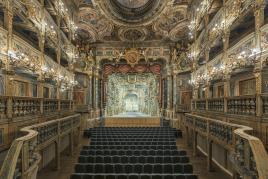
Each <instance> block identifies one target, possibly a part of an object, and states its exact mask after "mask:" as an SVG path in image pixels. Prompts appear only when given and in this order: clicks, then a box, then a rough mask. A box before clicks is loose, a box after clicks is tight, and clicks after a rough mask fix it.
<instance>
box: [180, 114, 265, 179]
mask: <svg viewBox="0 0 268 179" xmlns="http://www.w3.org/2000/svg"><path fill="white" fill-rule="evenodd" d="M184 120H185V122H184V124H185V126H186V127H187V128H190V129H192V130H194V131H196V132H197V133H200V134H201V135H205V137H206V138H207V139H208V140H211V141H213V142H215V143H217V144H219V145H220V146H222V147H223V148H226V149H228V150H229V151H230V153H231V161H232V163H233V164H234V168H235V171H236V172H237V173H238V174H239V175H241V176H243V177H242V178H247V179H249V178H250V179H267V178H268V167H267V166H268V155H267V152H266V150H265V147H264V145H263V143H262V142H261V140H260V139H258V138H256V137H254V136H252V135H250V134H248V133H251V132H252V131H253V129H252V128H250V127H247V126H242V125H237V124H233V123H228V122H223V121H219V120H215V119H211V118H206V117H202V116H197V115H194V114H186V117H185V119H184Z"/></svg>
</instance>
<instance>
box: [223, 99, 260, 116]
mask: <svg viewBox="0 0 268 179" xmlns="http://www.w3.org/2000/svg"><path fill="white" fill-rule="evenodd" d="M227 112H228V113H230V114H239V115H245V114H246V115H255V114H256V97H255V96H241V97H240V96H239V97H232V98H227Z"/></svg>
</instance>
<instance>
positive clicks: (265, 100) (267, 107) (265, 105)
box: [261, 95, 268, 116]
mask: <svg viewBox="0 0 268 179" xmlns="http://www.w3.org/2000/svg"><path fill="white" fill-rule="evenodd" d="M261 98H262V111H263V114H264V115H266V116H267V115H268V95H262V97H261Z"/></svg>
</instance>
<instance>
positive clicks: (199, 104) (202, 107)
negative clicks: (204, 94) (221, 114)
mask: <svg viewBox="0 0 268 179" xmlns="http://www.w3.org/2000/svg"><path fill="white" fill-rule="evenodd" d="M195 106H196V109H197V110H206V100H205V99H199V100H196V104H195Z"/></svg>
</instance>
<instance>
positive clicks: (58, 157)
mask: <svg viewBox="0 0 268 179" xmlns="http://www.w3.org/2000/svg"><path fill="white" fill-rule="evenodd" d="M60 135H61V130H60V122H58V139H57V141H56V169H57V170H60V168H61V162H60V153H61V152H60V150H61V147H60V146H61V145H60V143H61V140H60V138H61V136H60Z"/></svg>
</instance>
